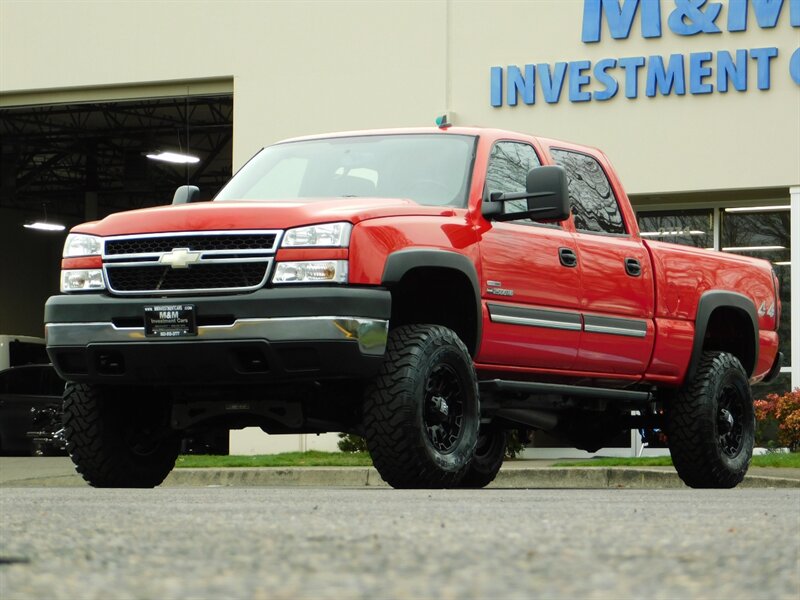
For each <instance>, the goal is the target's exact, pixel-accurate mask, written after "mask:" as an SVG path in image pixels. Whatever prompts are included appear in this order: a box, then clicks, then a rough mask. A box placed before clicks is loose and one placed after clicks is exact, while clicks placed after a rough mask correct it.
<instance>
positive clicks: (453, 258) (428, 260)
mask: <svg viewBox="0 0 800 600" xmlns="http://www.w3.org/2000/svg"><path fill="white" fill-rule="evenodd" d="M426 267H432V268H437V269H449V270H452V271H457V272H459V273H461V274H462V275H464V276H466V278H467V280H468V281H469V282H470V285H471V287H472V293H473V294H474V296H475V326H476V331H475V350H474V353H473V354H474V355H475V356H477V354H478V350H479V349H480V347H481V336H482V334H483V311H482V305H481V292H480V290H481V287H480V283H479V279H478V272H477V270H476V269H475V265H474V264H473V262H472V261H471V260H470V259H469V258H468V257H467V256H465V255H463V254H459V253H458V252H452V251H450V250H442V249H439V248H407V249H405V250H398V251H396V252H392V253H391V254H390V255H389V256H388V257H387V258H386V264H385V266H384V268H383V276H382V277H381V284H382V285H383V286H384V287H387V288H391V287H392V286H393V285H396V284H397V283H399V282H400V281H401V280H402V279H403V277H404V276H405V275H406V274H407V273H408V272H409V271H411V270H412V269H416V268H426Z"/></svg>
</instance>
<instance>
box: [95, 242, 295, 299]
mask: <svg viewBox="0 0 800 600" xmlns="http://www.w3.org/2000/svg"><path fill="white" fill-rule="evenodd" d="M280 234H281V232H280V231H246V232H244V231H236V232H197V233H194V232H191V233H168V234H147V235H138V236H120V237H112V238H107V239H106V240H105V242H104V252H103V263H104V265H103V270H104V273H105V279H106V284H107V286H108V289H109V291H110V292H111V293H113V294H140V295H146V294H159V295H170V294H175V295H177V294H194V293H208V292H222V293H224V292H242V291H249V290H254V289H257V288H259V287H261V286H263V285H264V284H265V283H266V281H267V278H268V277H269V274H270V268H271V266H272V261H273V258H274V254H275V251H276V249H277V247H278V244H279V241H280ZM187 256H190V258H191V260H186V257H187ZM176 258H177V259H178V260H177V261H175V260H174V259H176ZM162 261H163V262H162ZM174 262H177V263H178V264H172V263H174Z"/></svg>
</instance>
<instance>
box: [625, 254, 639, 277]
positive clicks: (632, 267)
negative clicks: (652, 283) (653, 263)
mask: <svg viewBox="0 0 800 600" xmlns="http://www.w3.org/2000/svg"><path fill="white" fill-rule="evenodd" d="M625 272H626V273H627V274H628V275H630V276H631V277H639V276H640V275H641V274H642V265H641V263H639V261H638V260H636V259H635V258H626V259H625Z"/></svg>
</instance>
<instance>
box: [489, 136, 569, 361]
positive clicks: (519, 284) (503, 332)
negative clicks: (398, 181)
mask: <svg viewBox="0 0 800 600" xmlns="http://www.w3.org/2000/svg"><path fill="white" fill-rule="evenodd" d="M540 165H541V162H540V159H539V157H538V156H537V154H536V151H535V149H534V147H533V146H532V145H530V144H526V143H523V142H520V141H508V140H499V141H496V142H495V143H494V145H493V147H492V149H491V152H490V154H489V162H488V165H487V172H486V185H485V191H484V197H485V198H487V197H488V195H489V194H490V193H491V192H524V191H525V180H526V176H527V173H528V171H529V170H530V169H531V168H534V167H538V166H540ZM526 208H527V203H526V202H525V201H515V202H507V203H505V206H504V210H505V211H506V212H518V211H520V210H526ZM480 251H481V262H482V270H483V282H484V286H483V290H482V297H483V304H484V311H485V312H486V313H488V315H486V316H487V317H488V318H485V319H484V323H485V329H484V332H483V343H482V346H481V352H480V355H479V356H478V357H477V358H476V362H478V363H480V364H481V365H482V366H484V365H490V364H495V365H508V366H519V367H534V368H546V369H548V370H554V369H559V370H566V369H570V368H571V367H572V365H573V363H574V362H575V359H576V358H577V354H578V345H579V340H580V336H581V317H580V302H579V298H580V277H579V273H578V269H577V261H576V262H575V263H574V264H570V259H569V256H570V255H571V256H573V257H576V255H577V250H576V246H575V240H574V238H573V235H572V233H571V232H569V231H567V230H565V229H564V227H563V226H562V225H561V224H543V223H537V222H535V221H531V220H516V221H507V222H500V221H491V222H490V223H489V226H488V228H487V229H486V230H485V231H483V232H482V237H481V241H480ZM565 257H566V258H565ZM563 261H566V262H563Z"/></svg>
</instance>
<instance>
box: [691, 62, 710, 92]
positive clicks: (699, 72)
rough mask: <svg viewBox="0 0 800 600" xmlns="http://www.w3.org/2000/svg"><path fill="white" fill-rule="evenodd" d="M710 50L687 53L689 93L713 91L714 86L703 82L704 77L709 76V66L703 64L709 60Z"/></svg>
mask: <svg viewBox="0 0 800 600" xmlns="http://www.w3.org/2000/svg"><path fill="white" fill-rule="evenodd" d="M712 56H713V55H712V54H711V52H692V53H691V54H690V55H689V93H690V94H710V93H711V92H713V91H714V86H713V85H711V84H710V83H703V80H704V79H705V78H706V77H710V76H711V67H707V66H705V65H706V63H708V62H711V58H712Z"/></svg>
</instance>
